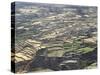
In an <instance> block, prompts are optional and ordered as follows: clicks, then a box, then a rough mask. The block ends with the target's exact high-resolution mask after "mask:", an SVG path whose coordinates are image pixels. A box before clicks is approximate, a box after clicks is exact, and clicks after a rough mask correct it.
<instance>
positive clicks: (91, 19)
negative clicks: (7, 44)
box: [12, 2, 97, 73]
mask: <svg viewBox="0 0 100 75" xmlns="http://www.w3.org/2000/svg"><path fill="white" fill-rule="evenodd" d="M15 4H16V8H15V14H14V13H13V12H14V11H13V9H12V18H13V17H14V15H15V49H12V63H14V64H15V67H16V69H15V72H16V73H23V72H38V71H59V70H76V69H92V68H96V67H97V7H92V6H74V5H59V4H41V3H24V2H16V3H15ZM12 5H14V4H12ZM12 25H13V21H12Z"/></svg>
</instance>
